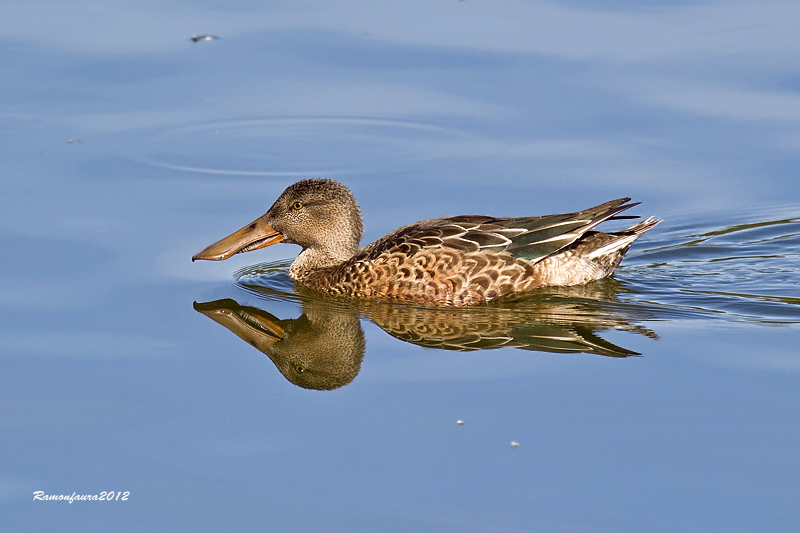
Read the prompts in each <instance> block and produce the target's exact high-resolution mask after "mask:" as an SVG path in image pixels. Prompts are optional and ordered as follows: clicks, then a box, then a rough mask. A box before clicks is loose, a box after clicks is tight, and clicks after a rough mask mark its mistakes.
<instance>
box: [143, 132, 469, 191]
mask: <svg viewBox="0 0 800 533" xmlns="http://www.w3.org/2000/svg"><path fill="white" fill-rule="evenodd" d="M474 143H475V137H474V136H473V135H471V134H468V133H466V132H463V131H460V130H458V129H454V128H447V127H441V126H434V125H431V124H427V123H424V122H415V121H410V120H399V119H392V118H364V117H283V118H260V119H240V120H229V121H221V122H209V123H201V124H192V125H188V126H182V127H176V128H170V129H167V130H164V131H161V132H158V133H156V134H154V135H153V136H152V148H150V149H149V150H148V152H149V153H148V154H147V155H146V156H145V162H146V163H149V164H152V165H155V166H159V167H164V168H170V169H173V170H182V171H186V172H194V173H201V174H215V175H219V174H225V175H237V176H293V177H296V178H303V177H311V176H321V175H332V174H335V175H337V176H343V175H348V174H349V175H355V174H368V173H375V172H378V171H381V172H385V171H386V169H393V171H395V172H397V171H404V170H408V168H409V166H410V165H411V166H413V165H418V164H419V163H421V162H425V161H431V160H434V159H441V158H442V157H445V156H447V155H452V153H453V150H460V151H462V152H463V151H464V150H465V148H464V146H471V145H473V144H474ZM462 155H463V156H467V155H468V154H462ZM233 165H235V166H233Z"/></svg>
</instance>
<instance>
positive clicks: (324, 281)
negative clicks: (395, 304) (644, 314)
mask: <svg viewBox="0 0 800 533" xmlns="http://www.w3.org/2000/svg"><path fill="white" fill-rule="evenodd" d="M636 205H639V202H634V203H631V199H630V198H619V199H616V200H611V201H609V202H605V203H602V204H600V205H597V206H594V207H590V208H588V209H584V210H582V211H577V212H573V213H564V214H558V215H544V216H530V217H515V218H496V217H491V216H484V215H461V216H454V217H446V218H435V219H430V220H422V221H420V222H415V223H413V224H409V225H407V226H404V227H402V228H399V229H396V230H394V231H392V232H391V233H389V234H387V235H385V236H383V237H381V238H380V239H378V240H377V241H375V242H373V243H372V244H369V245H367V246H365V247H363V248H362V247H360V242H361V237H362V234H363V232H364V225H363V222H362V216H361V210H360V209H359V207H358V203H357V202H356V200H355V197H354V196H353V194H352V193H351V192H350V190H349V189H348V188H347V187H346V186H345V185H343V184H341V183H339V182H337V181H334V180H331V179H318V178H315V179H305V180H301V181H298V182H297V183H294V184H293V185H290V186H289V187H287V188H286V190H285V191H283V193H282V194H281V195H280V196H279V197H278V199H277V200H275V202H274V203H273V204H272V207H270V208H269V210H268V211H267V212H266V213H265V214H264V215H262V216H261V217H259V218H257V219H256V220H254V221H253V222H252V223H250V224H248V225H247V226H245V227H243V228H242V229H240V230H238V231H236V232H234V233H232V234H231V235H229V236H227V237H224V238H223V239H220V240H219V241H217V242H215V243H213V244H211V245H209V246H208V247H206V248H205V249H204V250H203V251H201V252H199V253H197V254H195V255H194V256H193V257H192V261H196V260H213V261H220V260H224V259H228V258H229V257H231V256H233V255H235V254H239V253H245V252H250V251H253V250H257V249H260V248H264V247H267V246H271V245H273V244H276V243H279V242H284V243H290V244H297V245H300V247H301V248H302V250H301V252H300V254H299V255H298V256H297V258H296V259H295V260H294V262H293V263H292V264H291V266H290V267H289V272H288V274H289V276H290V277H291V278H292V279H293V280H294V281H295V282H296V283H299V284H301V285H304V286H306V287H308V288H311V289H314V290H318V291H323V292H326V293H330V294H335V295H343V296H349V297H354V298H378V299H383V300H406V301H412V302H420V303H424V304H433V305H443V306H466V305H473V304H481V303H486V302H489V301H490V300H494V299H496V298H500V297H502V296H506V295H510V294H517V293H524V292H528V291H532V290H534V289H538V288H541V287H548V286H572V285H581V284H585V283H589V282H591V281H595V280H599V279H601V278H605V277H607V276H610V275H611V274H613V272H614V270H615V269H616V268H617V266H618V265H619V263H620V261H621V260H622V258H623V256H624V255H625V253H626V252H627V251H628V249H629V248H630V246H631V245H632V244H633V242H634V241H635V240H636V239H637V238H638V237H640V236H641V235H642V234H643V233H645V232H646V231H648V230H650V229H652V228H653V227H654V226H656V225H657V224H658V223H659V222H661V220H659V219H656V218H653V217H650V218H648V219H646V220H643V221H641V222H638V223H637V224H634V225H633V226H631V227H629V228H627V229H623V230H620V231H613V232H608V233H603V232H599V231H596V230H595V228H596V226H598V225H599V224H600V223H602V222H605V221H607V220H616V219H630V218H638V217H636V216H627V215H620V213H622V212H623V211H625V210H627V209H630V208H631V207H634V206H636Z"/></svg>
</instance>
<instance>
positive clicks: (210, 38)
mask: <svg viewBox="0 0 800 533" xmlns="http://www.w3.org/2000/svg"><path fill="white" fill-rule="evenodd" d="M214 39H219V37H217V36H216V35H192V42H195V43H196V42H199V41H213V40H214Z"/></svg>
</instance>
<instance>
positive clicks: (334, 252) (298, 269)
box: [289, 242, 358, 282]
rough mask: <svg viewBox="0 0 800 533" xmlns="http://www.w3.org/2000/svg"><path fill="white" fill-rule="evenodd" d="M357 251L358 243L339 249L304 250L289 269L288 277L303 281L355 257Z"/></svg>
mask: <svg viewBox="0 0 800 533" xmlns="http://www.w3.org/2000/svg"><path fill="white" fill-rule="evenodd" d="M357 251H358V243H357V242H356V243H355V244H352V245H350V246H347V247H340V248H333V249H332V248H327V249H322V248H306V249H304V250H303V251H302V252H300V255H298V256H297V259H295V260H294V262H293V263H292V266H290V267H289V277H291V278H292V279H294V280H295V281H301V282H302V281H304V280H306V279H308V277H309V275H310V274H311V273H313V272H317V271H319V270H322V269H326V268H330V267H334V266H336V265H339V264H341V263H343V262H345V261H347V260H348V259H350V258H351V257H353V256H354V255H355V253H356V252H357Z"/></svg>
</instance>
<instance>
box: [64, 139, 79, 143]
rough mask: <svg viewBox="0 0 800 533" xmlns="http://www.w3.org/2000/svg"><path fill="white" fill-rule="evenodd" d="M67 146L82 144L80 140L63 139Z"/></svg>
mask: <svg viewBox="0 0 800 533" xmlns="http://www.w3.org/2000/svg"><path fill="white" fill-rule="evenodd" d="M65 140H66V142H67V144H75V143H82V142H83V140H82V139H65Z"/></svg>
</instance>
